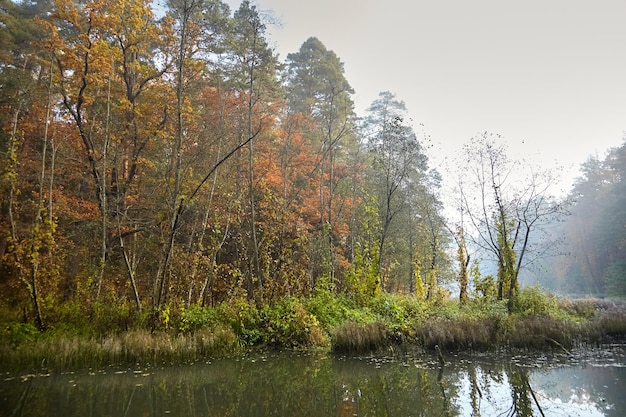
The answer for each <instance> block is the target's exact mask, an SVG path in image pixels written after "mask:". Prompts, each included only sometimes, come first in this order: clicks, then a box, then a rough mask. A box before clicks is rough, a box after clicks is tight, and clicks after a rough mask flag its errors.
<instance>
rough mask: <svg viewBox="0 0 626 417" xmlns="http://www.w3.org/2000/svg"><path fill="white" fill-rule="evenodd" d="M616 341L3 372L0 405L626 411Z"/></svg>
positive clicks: (260, 411)
mask: <svg viewBox="0 0 626 417" xmlns="http://www.w3.org/2000/svg"><path fill="white" fill-rule="evenodd" d="M623 352H624V347H623V346H618V347H614V349H612V352H611V354H610V355H604V356H600V357H591V358H586V359H584V360H581V359H579V360H572V359H566V358H560V357H557V356H555V357H550V358H548V357H539V358H520V357H500V358H499V359H498V360H495V359H494V358H493V357H488V356H468V357H458V356H454V355H452V354H447V356H446V362H445V364H443V363H440V362H439V361H438V360H437V357H436V356H431V355H423V354H410V355H401V356H370V357H335V356H332V355H325V354H311V355H305V354H302V355H298V354H288V353H280V354H268V355H256V356H248V357H242V358H238V359H223V360H216V361H214V362H213V363H211V364H195V365H185V366H168V367H159V368H144V369H128V370H112V369H107V370H103V371H99V372H91V373H89V372H82V373H76V374H63V375H55V374H52V375H47V376H35V375H30V376H24V377H23V378H21V377H20V376H11V375H5V378H4V380H3V381H0V416H5V415H7V416H9V415H10V416H34V417H36V416H63V417H72V416H85V415H93V416H116V417H117V416H242V417H263V416H296V415H297V416H310V417H321V416H324V417H327V416H341V417H354V416H446V417H447V416H485V417H486V416H494V415H499V416H534V415H536V416H539V415H542V413H544V415H546V416H549V415H570V416H623V415H626V398H624V396H623V392H624V388H626V385H625V384H626V367H625V364H626V361H625V360H624V354H623ZM554 363H557V364H558V365H553V364H554ZM548 364H550V366H548Z"/></svg>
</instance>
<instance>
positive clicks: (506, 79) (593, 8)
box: [226, 0, 626, 187]
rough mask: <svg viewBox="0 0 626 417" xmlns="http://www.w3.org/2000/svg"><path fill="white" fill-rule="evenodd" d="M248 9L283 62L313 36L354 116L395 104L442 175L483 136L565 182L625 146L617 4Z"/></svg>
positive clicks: (320, 3)
mask: <svg viewBox="0 0 626 417" xmlns="http://www.w3.org/2000/svg"><path fill="white" fill-rule="evenodd" d="M226 2H227V3H228V4H229V5H230V7H231V9H232V10H236V9H237V8H238V6H239V4H240V1H239V0H227V1H226ZM252 4H254V5H256V6H257V8H258V10H259V11H261V12H262V13H263V14H264V15H267V16H271V17H272V19H274V20H275V21H277V22H279V24H274V25H268V29H267V36H268V38H269V40H270V42H271V44H272V45H273V46H274V48H275V50H276V52H277V53H278V54H279V57H280V59H281V60H283V61H284V59H285V58H286V56H287V54H288V53H291V52H297V51H298V49H299V48H300V46H301V45H302V43H303V42H304V41H305V40H306V39H308V38H309V37H311V36H315V37H317V38H318V39H319V40H320V41H322V43H323V44H324V45H325V46H326V48H327V49H329V50H332V51H334V52H335V53H336V54H337V56H338V57H339V58H340V59H341V61H342V62H343V63H344V69H345V77H346V79H347V80H348V82H349V83H350V84H351V85H352V87H353V88H354V90H355V94H354V96H353V99H354V100H355V104H356V109H357V113H358V115H359V116H364V115H365V110H366V109H367V107H368V106H369V105H370V104H371V103H372V101H373V100H375V99H376V98H377V97H378V94H379V93H380V92H382V91H390V92H392V93H393V94H395V95H396V97H397V98H398V99H400V100H403V101H404V102H405V103H406V106H407V109H408V112H409V115H410V117H411V119H412V121H413V123H414V126H415V127H416V131H421V130H422V129H423V131H424V132H425V133H426V134H427V135H429V136H430V138H431V140H432V143H433V147H432V148H431V149H430V150H429V156H430V158H431V164H434V165H436V166H437V165H439V166H438V169H439V170H440V171H442V174H443V175H444V177H445V174H446V170H448V169H450V167H449V165H447V164H445V163H444V160H445V158H446V157H451V156H453V155H455V154H457V153H458V152H460V149H461V147H462V144H464V143H466V142H468V140H469V139H470V138H472V137H474V136H476V135H478V134H479V133H481V132H489V133H493V134H499V135H502V137H503V140H505V141H506V142H507V146H508V148H509V150H510V153H511V155H512V156H517V157H524V158H527V159H529V160H534V161H536V162H537V163H539V164H541V165H543V166H544V167H552V166H554V167H557V166H561V167H563V168H565V174H564V184H565V185H564V186H565V187H569V185H570V184H571V181H572V180H573V178H575V177H576V176H578V168H579V167H580V164H581V163H583V162H584V161H585V160H587V159H588V157H590V156H596V155H597V156H598V157H600V158H603V157H604V155H605V152H606V150H607V149H608V148H609V147H615V146H619V145H621V144H622V143H623V138H624V131H626V0H524V1H520V0H518V1H509V0H471V1H470V0H429V1H426V0H384V1H381V0H253V1H252ZM420 125H423V128H422V127H421V126H420ZM418 126H419V128H417V127H418Z"/></svg>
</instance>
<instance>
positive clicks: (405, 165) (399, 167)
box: [364, 92, 439, 278]
mask: <svg viewBox="0 0 626 417" xmlns="http://www.w3.org/2000/svg"><path fill="white" fill-rule="evenodd" d="M368 112H369V115H368V116H367V117H366V118H365V120H364V134H365V135H366V137H367V142H366V143H367V149H368V150H369V153H370V156H371V160H372V168H371V173H370V176H371V179H372V184H373V186H374V195H375V196H376V200H377V204H378V214H379V221H378V222H379V226H378V228H379V232H378V235H379V237H378V261H377V265H378V267H379V268H380V270H379V275H380V276H381V277H382V278H384V277H385V275H387V274H388V273H389V263H388V262H387V263H386V260H385V256H386V252H385V249H386V248H385V245H386V243H387V242H388V240H389V238H390V235H391V233H392V230H393V227H394V225H395V223H396V221H397V219H398V217H399V216H400V215H401V214H402V213H403V212H406V211H407V210H408V209H409V207H411V206H412V205H417V206H419V207H421V208H422V209H423V210H420V213H419V214H418V213H417V211H415V210H414V211H413V212H412V213H406V214H407V215H409V216H416V215H419V216H422V215H423V219H424V220H427V221H429V222H430V223H429V224H428V230H429V231H430V232H431V239H429V241H430V242H431V243H432V245H433V246H431V248H432V252H431V259H430V262H429V265H430V266H431V269H434V268H435V265H436V263H437V262H436V256H437V255H436V254H438V252H439V247H438V240H437V239H438V236H437V235H438V229H439V228H438V227H437V226H436V225H435V223H434V222H436V213H434V211H433V210H431V208H433V207H431V204H430V203H431V201H430V196H429V195H428V194H427V193H425V192H423V193H421V194H420V193H419V191H425V187H424V185H425V178H426V175H427V158H426V156H425V155H424V153H423V151H422V146H421V144H420V142H419V140H418V138H417V135H416V134H415V132H414V130H413V128H412V126H411V125H410V124H408V123H407V122H406V121H405V117H406V107H405V105H404V102H402V101H399V100H397V99H396V97H395V96H394V95H393V94H391V93H390V92H383V93H380V94H379V98H378V99H377V100H375V101H374V102H373V103H372V105H371V106H370V107H369V109H368ZM418 194H419V195H420V197H417V195H418ZM414 199H419V200H420V201H415V200H414ZM409 240H410V239H409ZM411 252H412V250H411ZM410 256H411V257H412V256H413V254H412V253H411V254H410ZM410 275H412V274H410ZM433 276H434V272H433Z"/></svg>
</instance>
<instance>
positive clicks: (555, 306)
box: [512, 286, 559, 315]
mask: <svg viewBox="0 0 626 417" xmlns="http://www.w3.org/2000/svg"><path fill="white" fill-rule="evenodd" d="M512 312H513V313H517V314H522V315H549V314H552V315H556V314H558V313H559V303H558V301H557V299H556V297H555V296H554V295H550V294H547V293H546V292H544V291H543V290H542V289H541V288H539V287H538V286H531V287H526V288H524V289H522V290H521V291H520V292H519V294H518V295H517V296H516V297H515V299H514V300H513V309H512Z"/></svg>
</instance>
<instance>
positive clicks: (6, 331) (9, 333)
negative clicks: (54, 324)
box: [0, 323, 40, 348]
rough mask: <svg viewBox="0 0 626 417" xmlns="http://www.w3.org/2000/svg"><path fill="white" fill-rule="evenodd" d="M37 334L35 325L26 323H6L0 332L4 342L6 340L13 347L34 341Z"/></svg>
mask: <svg viewBox="0 0 626 417" xmlns="http://www.w3.org/2000/svg"><path fill="white" fill-rule="evenodd" d="M39 334H40V333H39V331H38V330H37V328H36V327H35V326H33V325H32V324H27V323H8V324H7V325H5V326H4V327H3V329H2V332H0V335H2V340H4V341H5V343H7V342H8V343H9V344H10V345H11V346H12V347H14V348H16V347H19V346H24V345H28V344H30V343H32V342H34V341H35V340H37V338H38V336H39Z"/></svg>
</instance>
